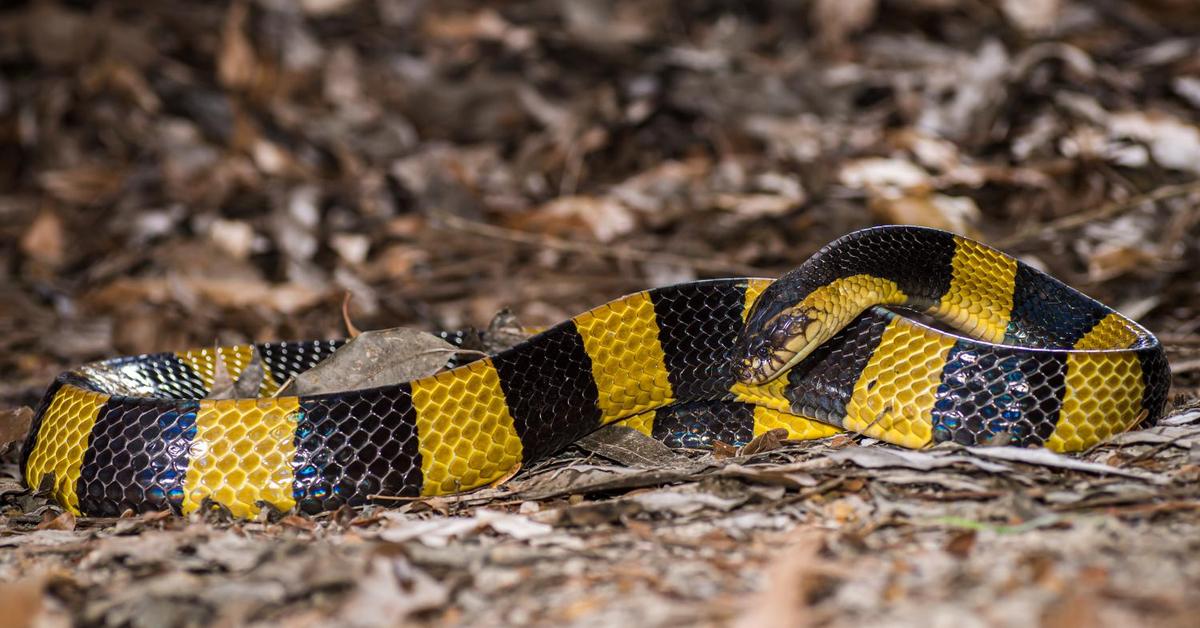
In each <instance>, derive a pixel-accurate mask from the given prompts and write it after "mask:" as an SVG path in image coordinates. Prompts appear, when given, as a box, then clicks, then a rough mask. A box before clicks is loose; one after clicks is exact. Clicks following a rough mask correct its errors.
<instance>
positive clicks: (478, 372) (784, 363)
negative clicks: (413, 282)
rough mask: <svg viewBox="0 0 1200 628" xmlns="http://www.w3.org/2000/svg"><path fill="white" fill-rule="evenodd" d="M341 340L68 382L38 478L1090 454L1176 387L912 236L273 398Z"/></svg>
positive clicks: (631, 300)
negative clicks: (1002, 447)
mask: <svg viewBox="0 0 1200 628" xmlns="http://www.w3.org/2000/svg"><path fill="white" fill-rule="evenodd" d="M893 307H899V308H904V309H908V310H916V311H919V312H924V313H926V314H928V315H930V316H932V317H933V318H935V319H937V320H938V321H940V322H941V323H944V324H945V325H948V326H950V327H952V328H954V329H956V330H959V331H961V332H963V334H965V335H958V334H956V333H951V332H948V331H945V330H943V329H941V328H940V327H938V326H934V325H930V324H926V323H924V322H921V321H919V320H916V319H914V318H911V317H908V316H904V315H902V314H900V313H898V312H897V311H895V310H893V309H892V308H893ZM447 337H449V338H451V339H454V338H457V336H454V335H448V336H447ZM340 344H341V343H340V341H316V342H298V343H297V342H280V343H266V344H259V345H255V346H253V347H252V346H249V345H243V346H232V347H222V348H217V349H197V350H192V351H183V352H178V353H157V354H150V355H140V356H134V357H123V358H115V359H112V360H107V361H103V362H97V363H94V364H90V365H85V366H83V367H80V368H78V369H75V370H72V371H69V372H67V373H64V374H63V375H61V376H59V377H58V378H57V379H56V380H55V382H54V383H53V385H51V387H50V389H49V390H48V391H47V392H46V395H45V397H44V399H43V401H42V403H41V405H40V407H39V408H38V410H37V413H36V415H35V418H34V422H33V427H32V430H31V431H30V434H29V437H28V439H27V441H26V443H25V448H24V450H23V452H22V461H21V467H22V471H23V473H24V477H25V480H26V482H27V484H28V485H29V486H31V487H34V488H38V487H43V486H48V487H49V488H50V490H51V492H52V494H53V496H54V498H55V499H56V500H57V501H58V502H59V503H60V504H61V505H62V506H63V507H65V508H67V509H68V510H70V511H72V512H75V513H84V514H89V515H116V514H120V513H121V512H124V511H126V510H128V509H132V510H135V511H145V510H162V509H171V510H174V511H176V512H181V513H189V512H193V511H195V510H197V509H198V508H201V507H202V506H209V507H211V506H220V507H224V508H227V509H228V510H229V511H230V512H231V513H232V514H234V515H235V516H239V517H252V516H255V515H256V514H257V513H258V512H259V511H260V510H261V509H262V508H263V507H265V506H269V507H270V508H273V509H276V510H281V511H288V510H292V509H299V510H301V511H304V512H318V511H322V510H330V509H334V508H338V507H340V506H342V505H346V504H349V505H352V506H353V505H360V504H365V503H368V502H369V501H370V499H371V497H372V496H374V495H392V496H394V495H407V496H417V495H437V494H446V493H453V492H458V491H464V490H469V489H472V488H476V487H478V486H482V485H484V484H487V483H489V482H491V481H494V480H496V479H497V478H500V477H503V476H504V475H505V474H506V473H508V472H510V471H511V470H512V469H513V468H515V467H516V466H517V465H518V464H528V463H530V462H531V461H534V460H538V459H540V458H544V457H545V456H547V455H550V454H552V453H554V452H557V451H559V450H561V449H563V448H564V447H566V446H567V445H568V444H570V443H571V442H573V441H575V440H576V439H578V438H581V437H582V436H584V435H586V434H588V433H589V432H591V431H593V430H595V429H597V428H599V427H600V426H602V425H606V424H609V423H613V422H618V421H620V422H623V423H624V424H625V425H627V426H629V427H631V428H633V429H636V430H640V431H642V432H644V433H646V434H649V435H651V436H654V437H656V438H659V439H661V440H663V441H665V442H667V443H668V444H669V445H672V446H683V447H703V446H705V445H707V444H708V443H710V442H711V441H712V440H713V439H719V440H722V441H725V442H730V443H744V442H747V441H749V440H750V439H752V438H753V437H754V436H756V435H758V434H761V433H763V432H765V431H768V430H771V429H775V428H784V429H786V430H787V431H788V434H789V437H791V438H797V439H802V438H819V437H823V436H829V435H832V434H834V433H836V432H838V431H839V430H851V431H855V432H859V433H862V434H866V435H868V436H871V437H873V438H878V439H881V440H884V441H887V442H889V443H894V444H897V445H902V446H905V447H925V446H929V445H932V444H935V443H939V442H945V441H953V442H957V443H963V444H968V445H970V444H980V443H995V442H997V441H999V442H1006V443H1011V444H1016V445H1021V446H1046V447H1049V448H1051V449H1054V450H1058V451H1076V450H1080V449H1085V448H1087V447H1090V446H1092V445H1094V444H1096V443H1098V442H1100V441H1102V440H1103V439H1105V438H1107V437H1109V436H1110V435H1112V434H1114V433H1116V432H1120V431H1123V430H1127V429H1130V428H1132V427H1134V426H1135V425H1138V424H1142V423H1149V422H1153V421H1155V420H1157V419H1158V417H1159V416H1160V414H1161V413H1162V410H1163V406H1164V403H1165V399H1166V394H1167V388H1168V385H1169V383H1170V371H1169V369H1168V366H1167V362H1166V358H1165V356H1164V353H1163V350H1162V347H1161V346H1160V345H1159V343H1158V341H1157V339H1156V338H1155V337H1154V336H1153V335H1151V334H1150V333H1149V332H1147V331H1146V330H1145V329H1143V328H1142V327H1141V326H1139V325H1138V324H1137V323H1135V322H1133V321H1131V320H1129V319H1127V318H1125V317H1123V316H1121V315H1120V314H1118V313H1116V312H1114V311H1113V310H1111V309H1109V308H1108V307H1105V306H1104V305H1101V304H1100V303H1098V302H1096V301H1094V300H1092V299H1090V298H1088V297H1087V296H1085V295H1083V294H1081V293H1079V292H1077V291H1075V290H1074V289H1072V288H1070V287H1068V286H1066V285H1064V284H1063V283H1061V282H1059V281H1057V280H1055V279H1053V278H1051V277H1049V276H1047V275H1045V274H1044V273H1042V272H1040V271H1038V270H1036V269H1034V268H1032V267H1030V266H1028V265H1026V264H1024V263H1021V262H1019V261H1017V260H1015V259H1013V258H1011V257H1009V256H1007V255H1004V254H1003V253H1000V252H998V251H996V250H994V249H991V248H989V247H986V246H984V245H982V244H979V243H978V242H974V241H972V240H969V239H966V238H962V237H959V236H955V235H952V234H949V233H945V232H941V231H937V230H932V229H925V228H919V227H904V226H892V227H878V228H873V229H866V230H863V231H858V232H855V233H852V234H850V235H847V236H845V237H843V238H841V239H839V240H837V241H835V242H833V243H831V244H829V245H828V246H826V247H825V248H824V249H822V250H821V251H820V252H818V253H817V254H816V255H815V256H813V257H812V258H811V259H810V260H809V261H807V262H806V263H805V264H803V265H802V266H800V267H799V268H797V269H796V270H794V271H792V272H790V273H788V274H786V275H784V276H783V277H782V278H780V279H779V280H778V281H775V282H773V283H772V282H770V281H769V280H764V279H718V280H708V281H697V282H693V283H687V284H682V285H677V286H671V287H666V288H658V289H654V290H649V291H645V292H639V293H636V294H632V295H629V296H625V297H622V298H620V299H617V300H615V301H612V302H609V303H607V304H605V305H602V306H600V307H597V308H595V309H593V310H590V311H588V312H585V313H583V314H580V315H578V316H576V317H574V318H572V319H570V320H568V321H564V322H562V323H560V324H558V325H556V326H554V327H552V328H550V329H548V330H546V331H545V332H543V333H541V334H538V335H536V336H534V337H531V338H530V339H528V340H527V341H525V342H523V343H521V344H520V345H518V346H516V347H514V348H512V349H510V350H507V351H504V352H501V353H498V354H496V355H493V356H490V357H487V358H484V359H480V360H476V361H474V362H470V363H467V364H464V365H462V366H459V367H457V368H454V369H450V370H447V371H444V372H441V373H438V374H436V375H433V376H430V377H426V378H423V379H419V380H415V381H411V382H404V383H398V384H395V385H391V386H384V387H381V388H372V389H367V390H352V391H346V392H340V393H334V394H323V395H313V396H301V397H272V396H271V395H272V394H273V393H274V392H275V391H277V390H278V388H279V386H280V384H281V383H283V382H285V381H286V380H287V379H288V378H289V377H292V376H293V375H295V374H296V373H299V372H301V371H304V370H306V369H308V368H311V367H312V366H313V365H315V364H316V363H317V362H319V361H320V360H322V359H323V358H325V357H327V356H328V355H329V354H331V353H332V352H333V351H335V350H336V349H337V348H338V347H339V346H340ZM252 356H261V358H260V359H261V364H260V366H261V367H262V368H263V369H264V372H265V374H266V376H265V377H264V378H263V383H262V386H261V388H260V390H259V394H260V397H259V398H254V399H234V400H206V399H204V397H205V395H206V394H207V392H208V390H209V388H210V387H211V386H212V383H213V378H214V373H215V369H216V364H217V361H220V362H222V363H223V366H224V368H225V369H227V371H228V372H229V373H230V374H231V375H232V376H233V377H238V376H239V374H240V373H241V372H242V371H243V370H245V369H246V368H247V366H248V365H249V362H250V360H251V359H253V358H252Z"/></svg>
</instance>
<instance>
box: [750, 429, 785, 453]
mask: <svg viewBox="0 0 1200 628" xmlns="http://www.w3.org/2000/svg"><path fill="white" fill-rule="evenodd" d="M787 436H788V431H787V430H786V429H784V428H782V427H777V428H775V429H773V430H767V431H765V432H763V433H762V434H759V435H758V436H755V437H754V439H753V440H751V441H750V442H748V443H746V444H745V445H742V447H741V448H740V449H738V455H739V456H752V455H754V454H759V453H763V452H765V451H771V450H773V449H779V446H780V445H782V444H783V441H784V440H786V439H787Z"/></svg>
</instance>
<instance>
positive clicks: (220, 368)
mask: <svg viewBox="0 0 1200 628" xmlns="http://www.w3.org/2000/svg"><path fill="white" fill-rule="evenodd" d="M213 353H214V355H216V356H218V357H217V358H216V359H215V360H214V361H213V362H214V366H213V383H212V386H210V387H209V389H208V395H206V396H205V397H204V398H205V399H251V398H254V397H257V396H258V391H259V390H260V389H261V388H262V382H263V377H265V376H266V371H265V370H264V369H263V366H262V356H260V355H259V354H258V347H255V348H253V349H252V350H251V352H250V360H249V362H247V363H246V368H245V369H243V370H242V372H241V373H239V374H238V378H237V379H236V380H234V379H233V376H232V374H230V372H229V368H228V367H226V366H225V360H224V359H222V358H221V357H220V352H219V351H214V352H213Z"/></svg>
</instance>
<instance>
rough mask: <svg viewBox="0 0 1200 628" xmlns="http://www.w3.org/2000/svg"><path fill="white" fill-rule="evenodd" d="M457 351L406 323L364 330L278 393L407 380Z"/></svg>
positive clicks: (432, 370)
mask: <svg viewBox="0 0 1200 628" xmlns="http://www.w3.org/2000/svg"><path fill="white" fill-rule="evenodd" d="M458 352H459V349H458V348H457V347H455V346H454V345H452V344H450V343H448V342H446V341H445V340H442V339H441V338H438V337H437V336H434V335H433V334H430V333H426V332H423V331H418V330H415V329H409V328H407V327H395V328H392V329H383V330H376V331H364V332H362V333H361V334H359V335H358V337H356V338H351V339H350V340H349V341H348V342H346V344H345V345H343V346H342V348H340V349H338V350H337V351H336V352H335V353H334V354H333V355H331V356H329V357H328V358H326V359H325V360H324V361H322V362H321V363H320V364H318V365H316V366H314V367H313V368H311V369H309V370H307V371H304V372H303V373H300V374H299V375H297V376H296V377H295V378H294V379H293V380H292V382H291V384H290V385H289V386H288V387H287V390H286V391H281V392H280V394H281V395H317V394H323V393H332V392H343V391H347V390H357V389H360V388H372V387H375V386H386V385H389V384H399V383H401V382H408V381H412V380H414V379H420V378H422V377H426V376H428V375H433V374H434V373H436V372H438V371H439V370H441V369H442V368H443V367H445V366H446V363H447V362H448V361H449V360H450V358H451V357H452V356H453V355H454V354H455V353H458Z"/></svg>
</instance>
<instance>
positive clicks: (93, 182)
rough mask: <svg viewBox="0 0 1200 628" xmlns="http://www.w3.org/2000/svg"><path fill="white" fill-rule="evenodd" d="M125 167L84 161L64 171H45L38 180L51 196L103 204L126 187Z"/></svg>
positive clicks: (74, 201) (88, 203)
mask: <svg viewBox="0 0 1200 628" xmlns="http://www.w3.org/2000/svg"><path fill="white" fill-rule="evenodd" d="M125 176H126V172H125V169H123V168H120V167H116V166H112V165H107V164H85V165H81V166H76V167H74V168H70V169H67V170H53V171H50V172H44V173H42V175H41V176H40V177H38V183H40V184H41V185H42V188H43V189H45V190H46V192H47V193H49V194H50V195H51V196H53V197H54V198H56V199H58V200H60V201H63V202H64V203H71V204H73V205H95V206H99V205H105V204H108V203H110V202H112V201H113V200H115V199H116V198H117V196H118V195H119V194H120V193H121V190H122V189H123V188H124V186H125Z"/></svg>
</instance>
